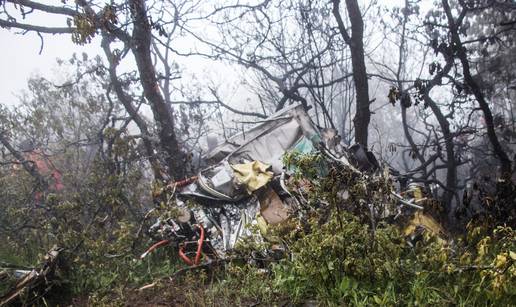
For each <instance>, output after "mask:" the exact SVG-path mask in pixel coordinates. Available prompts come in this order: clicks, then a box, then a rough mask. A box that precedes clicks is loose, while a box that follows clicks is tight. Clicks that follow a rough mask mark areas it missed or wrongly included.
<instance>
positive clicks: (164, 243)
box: [140, 240, 170, 259]
mask: <svg viewBox="0 0 516 307" xmlns="http://www.w3.org/2000/svg"><path fill="white" fill-rule="evenodd" d="M168 243H170V240H163V241H159V242H158V243H156V244H154V245H152V246H151V247H149V249H148V250H146V251H145V253H143V254H142V255H141V256H140V259H143V258H145V256H147V255H148V254H149V253H151V252H152V251H153V250H155V249H156V248H158V247H161V246H165V245H167V244H168Z"/></svg>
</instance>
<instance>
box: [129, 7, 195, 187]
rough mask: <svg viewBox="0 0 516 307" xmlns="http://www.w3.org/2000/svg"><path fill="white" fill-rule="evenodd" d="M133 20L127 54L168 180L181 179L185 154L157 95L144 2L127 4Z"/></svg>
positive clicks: (149, 27) (163, 104)
mask: <svg viewBox="0 0 516 307" xmlns="http://www.w3.org/2000/svg"><path fill="white" fill-rule="evenodd" d="M130 5H131V10H132V14H133V15H132V19H133V23H134V26H133V34H132V44H131V50H132V52H133V54H134V57H135V60H136V66H137V67H138V72H139V74H140V81H141V83H142V86H143V92H144V95H145V98H146V99H147V101H148V102H149V104H150V106H151V109H152V112H153V114H154V118H155V120H156V125H157V130H158V136H159V141H160V147H161V149H162V150H163V152H164V154H165V157H164V160H165V162H166V164H167V167H168V174H169V175H170V177H171V179H176V180H177V179H181V178H183V177H184V174H185V167H184V165H185V154H184V153H183V152H182V151H181V149H180V146H179V142H178V140H177V137H176V133H175V130H174V118H173V116H172V109H171V107H170V105H168V104H167V103H166V102H165V99H164V98H163V95H162V94H161V92H160V89H159V85H158V79H157V77H156V70H155V69H154V65H153V64H152V58H151V52H150V47H151V39H152V35H151V30H152V29H151V25H150V23H149V20H148V17H147V14H146V7H145V1H143V0H131V1H130Z"/></svg>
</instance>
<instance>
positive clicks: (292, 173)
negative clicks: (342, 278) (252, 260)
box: [142, 105, 443, 265]
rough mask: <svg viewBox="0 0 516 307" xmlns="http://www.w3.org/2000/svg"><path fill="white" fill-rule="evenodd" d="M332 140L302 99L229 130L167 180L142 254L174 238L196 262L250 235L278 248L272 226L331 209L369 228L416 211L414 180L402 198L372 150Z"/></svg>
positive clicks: (424, 221)
mask: <svg viewBox="0 0 516 307" xmlns="http://www.w3.org/2000/svg"><path fill="white" fill-rule="evenodd" d="M339 143H340V141H339V136H338V135H337V134H336V133H334V131H332V130H328V129H326V130H322V131H321V130H319V129H318V128H317V127H316V126H315V125H314V124H313V123H312V121H311V120H310V118H309V116H308V115H307V114H306V112H305V111H304V110H303V108H302V106H301V105H295V106H293V107H291V108H288V109H285V110H282V111H281V112H279V113H277V114H275V115H273V116H271V117H270V118H269V119H267V120H265V121H263V122H262V123H260V124H259V125H257V126H255V127H254V128H252V129H250V130H249V131H247V132H245V133H241V134H237V135H235V136H233V137H232V138H230V139H228V140H227V141H226V142H224V143H223V144H220V145H219V146H217V147H216V148H214V149H213V150H212V151H210V152H209V154H208V155H207V156H206V160H207V161H208V162H209V163H210V164H211V166H210V167H208V168H206V169H204V170H202V171H201V172H200V173H199V174H198V176H196V177H194V178H190V179H188V180H185V181H182V182H178V183H173V184H171V185H169V186H168V188H169V191H166V192H168V195H167V199H168V200H169V202H168V203H167V204H166V205H165V207H167V206H168V208H170V210H168V211H167V212H166V215H164V216H162V217H161V218H159V219H158V221H157V222H156V223H155V224H154V225H153V226H152V227H151V228H150V230H149V232H150V234H151V236H152V237H154V238H155V239H156V240H158V241H159V242H158V243H156V244H155V245H153V246H152V247H151V248H150V249H149V250H148V251H147V252H146V253H144V254H143V255H142V258H143V257H145V256H146V255H147V254H148V252H150V251H152V250H154V249H155V248H157V247H159V246H164V245H167V244H169V243H173V244H174V245H177V246H178V253H179V255H180V257H181V259H183V260H184V262H185V263H186V264H189V265H198V264H199V262H200V260H201V254H202V255H203V259H204V261H209V260H214V259H220V258H225V257H226V256H227V255H228V253H229V254H230V253H231V252H232V251H233V250H234V249H235V247H236V246H237V244H238V243H239V242H241V241H249V240H242V239H245V238H249V237H252V238H253V240H254V241H255V242H256V243H261V242H269V243H270V242H274V243H275V244H273V246H274V247H275V248H277V249H285V247H284V246H281V244H279V243H281V242H279V241H280V240H279V239H278V238H274V239H272V240H271V239H270V235H269V233H270V232H271V230H272V229H275V228H285V225H287V224H293V223H296V222H301V223H305V224H306V222H307V221H308V219H309V217H310V216H313V215H314V214H317V215H318V216H319V218H320V221H319V223H321V224H323V223H325V222H326V221H325V219H328V218H329V217H330V215H331V214H332V212H340V211H348V212H352V213H353V214H355V215H357V216H360V217H362V222H364V223H368V224H370V226H371V227H372V229H373V230H374V229H375V228H376V225H377V224H378V222H380V221H384V220H391V221H396V220H400V221H401V220H403V218H405V220H406V218H407V217H411V216H412V215H413V213H414V212H413V211H414V210H422V209H423V207H422V205H421V201H424V199H423V197H422V195H421V193H422V191H421V189H420V187H419V186H414V187H413V188H414V191H412V194H413V195H412V196H413V197H412V198H407V199H404V198H403V197H402V196H401V195H399V194H397V193H396V192H395V191H394V182H393V181H394V180H393V179H394V178H393V177H392V176H391V175H390V173H389V170H388V168H385V169H382V168H381V167H380V165H379V164H378V162H377V160H376V159H375V157H374V156H373V154H372V153H371V152H367V151H366V150H364V148H362V147H361V146H359V145H355V146H353V147H351V148H350V149H347V150H346V149H344V148H343V147H342V146H341V145H340V144H339ZM414 193H415V195H414ZM409 194H410V193H407V196H408V195H409ZM171 211H172V212H173V214H171ZM423 214H424V213H423ZM417 218H418V220H417V221H419V224H421V225H416V226H423V227H424V228H427V229H429V230H431V231H434V232H441V234H442V233H443V232H442V230H441V229H440V226H439V225H438V224H437V223H436V222H435V221H433V219H432V218H431V217H430V216H429V215H425V216H424V217H423V218H421V217H420V216H419V214H417ZM301 226H302V225H301ZM253 229H254V230H256V229H257V230H258V231H253ZM187 254H192V255H191V256H192V258H189V256H188V255H187Z"/></svg>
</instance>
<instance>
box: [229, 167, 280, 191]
mask: <svg viewBox="0 0 516 307" xmlns="http://www.w3.org/2000/svg"><path fill="white" fill-rule="evenodd" d="M231 167H232V168H233V171H234V172H235V177H236V178H237V179H238V181H239V183H240V184H243V185H245V188H246V190H247V192H248V193H249V194H251V193H253V192H254V191H256V190H258V189H259V188H261V187H263V186H264V185H266V184H267V183H268V182H269V181H270V180H271V179H272V177H273V175H274V173H273V172H271V171H268V170H267V169H269V168H270V165H268V164H265V163H262V162H260V161H253V162H249V163H243V164H235V165H231Z"/></svg>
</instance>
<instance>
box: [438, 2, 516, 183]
mask: <svg viewBox="0 0 516 307" xmlns="http://www.w3.org/2000/svg"><path fill="white" fill-rule="evenodd" d="M442 3H443V8H444V12H445V13H446V17H447V19H448V26H449V29H450V32H451V40H452V43H453V45H454V48H455V51H456V54H457V57H458V58H459V60H460V62H461V65H462V73H463V75H464V81H465V82H466V84H467V85H468V87H469V88H470V90H471V92H473V95H474V96H475V99H476V100H477V102H478V105H479V106H480V109H482V112H483V113H484V120H485V122H486V128H487V137H488V139H489V142H490V143H491V145H492V146H493V151H494V153H495V155H496V156H497V157H498V160H500V164H501V173H502V174H501V175H502V177H503V178H509V179H510V178H511V174H512V169H511V160H510V159H509V156H507V153H506V152H505V151H504V150H503V148H502V145H501V144H500V141H499V140H498V136H497V135H496V131H495V127H494V122H493V114H492V112H491V109H490V108H489V104H488V103H487V101H486V99H485V96H484V94H483V93H482V90H481V89H480V87H479V86H478V84H477V82H476V81H475V79H473V76H472V75H471V69H470V67H469V61H468V55H467V54H466V48H465V47H464V45H463V44H462V41H461V39H460V36H459V32H458V25H457V24H456V22H455V19H454V18H453V15H452V12H451V8H450V5H449V4H448V1H447V0H443V2H442Z"/></svg>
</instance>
